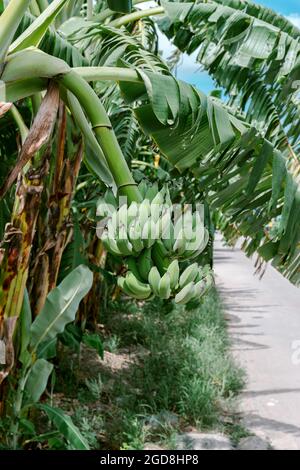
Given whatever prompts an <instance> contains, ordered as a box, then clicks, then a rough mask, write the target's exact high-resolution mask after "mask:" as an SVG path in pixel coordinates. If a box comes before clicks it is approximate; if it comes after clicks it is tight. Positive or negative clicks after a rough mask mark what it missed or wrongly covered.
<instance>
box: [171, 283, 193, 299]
mask: <svg viewBox="0 0 300 470" xmlns="http://www.w3.org/2000/svg"><path fill="white" fill-rule="evenodd" d="M194 288H195V283H194V282H190V283H189V284H187V285H186V286H185V287H184V288H183V289H181V291H180V292H178V294H176V296H175V303H176V304H187V303H188V302H189V301H190V300H192V298H193V297H194Z"/></svg>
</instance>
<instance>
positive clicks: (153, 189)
mask: <svg viewBox="0 0 300 470" xmlns="http://www.w3.org/2000/svg"><path fill="white" fill-rule="evenodd" d="M157 194H158V184H157V183H153V184H152V185H150V186H148V189H147V191H146V194H145V198H144V199H148V200H149V201H152V200H153V199H154V198H155V197H156V195H157Z"/></svg>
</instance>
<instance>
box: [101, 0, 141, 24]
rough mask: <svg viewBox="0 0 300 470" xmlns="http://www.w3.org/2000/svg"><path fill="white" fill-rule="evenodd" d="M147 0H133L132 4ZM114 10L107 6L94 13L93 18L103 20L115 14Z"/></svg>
mask: <svg viewBox="0 0 300 470" xmlns="http://www.w3.org/2000/svg"><path fill="white" fill-rule="evenodd" d="M148 1H149V0H133V2H132V3H133V5H139V4H140V3H145V2H148ZM115 14H116V12H115V11H112V10H110V9H109V8H106V9H105V10H103V11H101V13H99V14H98V15H95V16H94V18H95V19H96V20H98V21H101V22H103V21H105V20H106V19H107V18H109V17H110V16H112V15H115Z"/></svg>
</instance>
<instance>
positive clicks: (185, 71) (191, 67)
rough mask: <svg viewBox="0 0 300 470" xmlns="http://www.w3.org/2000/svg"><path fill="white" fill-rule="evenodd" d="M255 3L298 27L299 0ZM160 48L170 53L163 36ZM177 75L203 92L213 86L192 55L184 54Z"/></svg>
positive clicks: (265, 0) (299, 20)
mask: <svg viewBox="0 0 300 470" xmlns="http://www.w3.org/2000/svg"><path fill="white" fill-rule="evenodd" d="M257 3H260V4H261V5H265V6H267V7H269V8H272V9H273V10H275V11H276V12H278V13H281V14H282V15H284V16H286V17H287V18H288V19H290V20H291V21H292V22H293V23H294V24H295V25H297V26H298V27H299V28H300V1H299V0H259V1H258V2H257ZM160 48H161V50H163V52H164V56H165V57H167V56H168V55H170V52H171V50H172V46H171V45H170V43H169V42H168V40H167V39H166V38H165V37H161V40H160ZM177 77H178V78H180V79H181V80H184V81H186V82H188V83H191V84H193V85H196V86H197V87H198V88H199V89H200V90H202V91H203V92H205V93H208V92H209V91H210V90H212V89H213V88H214V85H213V82H212V80H211V78H210V77H209V76H208V75H207V73H205V72H201V71H199V64H196V63H195V57H193V56H190V57H188V56H186V55H184V57H183V61H182V64H181V65H180V67H179V68H178V72H177Z"/></svg>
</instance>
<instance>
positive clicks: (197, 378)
mask: <svg viewBox="0 0 300 470" xmlns="http://www.w3.org/2000/svg"><path fill="white" fill-rule="evenodd" d="M117 310H118V311H120V310H119V308H118V309H117ZM107 325H108V326H109V328H110V330H111V331H113V332H114V335H117V337H118V338H119V341H120V344H119V345H120V347H130V346H131V345H132V344H138V345H141V346H143V347H144V348H145V349H146V350H147V351H148V352H147V353H146V354H144V355H143V357H142V359H141V361H140V363H139V366H138V367H134V368H133V369H132V374H131V387H130V388H128V386H127V385H125V386H122V384H120V383H116V384H115V388H114V394H115V396H116V397H122V412H123V411H124V413H125V417H126V419H128V417H127V414H128V413H129V414H130V415H132V416H137V417H138V416H140V417H141V418H140V421H141V422H142V416H145V415H149V414H155V415H157V414H159V413H160V412H163V411H171V412H173V413H176V414H177V415H178V416H179V418H180V423H181V425H185V424H186V425H194V426H197V427H199V428H213V427H218V426H220V425H221V422H222V415H223V413H224V412H226V413H227V412H228V411H229V412H230V410H231V408H232V406H233V397H234V396H236V394H237V393H238V392H239V391H240V390H241V388H242V386H243V372H242V371H241V370H240V369H239V368H237V366H236V365H235V364H234V363H233V361H232V359H231V357H230V354H229V353H228V348H229V344H228V335H227V330H226V324H225V319H224V312H223V308H222V304H221V301H220V298H219V296H218V294H217V293H216V292H211V293H210V294H209V295H208V296H207V297H206V298H205V299H204V301H203V303H202V304H201V305H197V306H196V307H195V308H190V309H187V308H184V307H174V306H173V308H170V304H169V303H164V302H162V301H158V300H155V301H153V302H151V303H148V304H145V305H144V306H143V309H142V310H140V311H138V312H135V313H134V314H132V315H128V308H127V314H126V315H124V317H123V316H122V315H117V317H114V315H112V314H111V312H110V314H109V316H108V317H107ZM122 421H123V420H122ZM162 428H163V425H162ZM162 431H164V432H163V434H166V435H168V434H170V430H166V429H164V430H163V429H162ZM125 434H126V433H125ZM171 434H172V433H171Z"/></svg>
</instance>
